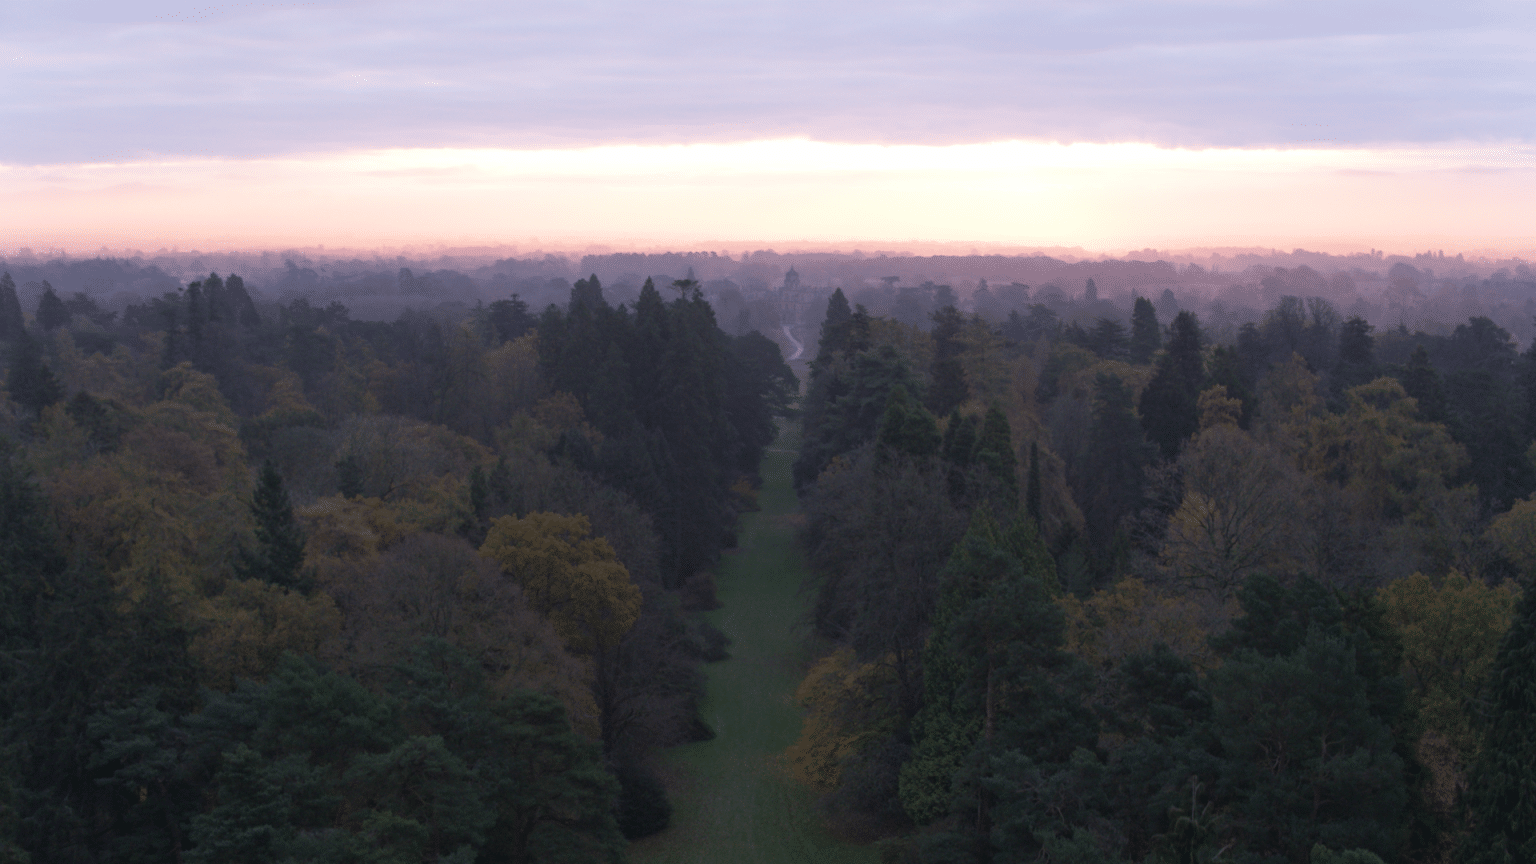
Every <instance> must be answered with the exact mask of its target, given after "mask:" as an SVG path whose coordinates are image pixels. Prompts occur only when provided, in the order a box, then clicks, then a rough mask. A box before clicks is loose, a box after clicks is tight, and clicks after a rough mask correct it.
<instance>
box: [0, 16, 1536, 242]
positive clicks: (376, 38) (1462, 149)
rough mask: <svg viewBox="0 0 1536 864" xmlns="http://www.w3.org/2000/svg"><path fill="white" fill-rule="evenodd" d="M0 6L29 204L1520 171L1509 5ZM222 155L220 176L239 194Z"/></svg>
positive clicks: (1526, 112)
mask: <svg viewBox="0 0 1536 864" xmlns="http://www.w3.org/2000/svg"><path fill="white" fill-rule="evenodd" d="M3 10H4V11H3V13H0V14H3V16H4V18H3V20H0V23H3V24H4V26H3V28H0V44H3V54H4V62H5V64H6V65H5V67H4V73H3V76H0V78H3V83H0V117H3V119H4V129H5V134H4V135H3V136H0V171H3V173H0V183H6V184H9V185H11V186H12V191H13V192H15V193H16V194H21V195H24V196H26V197H28V198H29V200H32V201H33V202H35V203H39V204H46V205H47V207H46V208H45V209H49V210H50V212H53V211H60V212H66V213H67V212H68V211H69V210H70V208H71V207H74V206H77V205H78V206H79V207H81V208H85V207H87V205H88V204H89V202H90V201H97V200H98V199H99V198H100V195H101V194H103V190H107V189H115V190H118V192H121V191H122V190H123V189H127V188H130V187H135V186H136V185H138V186H141V185H143V184H144V183H148V182H149V181H148V180H146V179H145V175H144V174H143V171H144V170H148V169H145V168H143V166H147V165H161V166H163V165H165V164H168V163H167V161H166V160H172V161H173V162H174V161H176V160H182V163H185V162H186V160H194V161H198V164H200V165H202V167H201V168H188V169H187V172H186V173H184V174H183V175H182V176H184V177H186V178H194V177H202V178H203V179H200V180H197V182H198V183H199V184H204V185H206V177H204V174H206V173H207V172H208V171H210V170H213V169H210V168H209V167H208V165H210V164H213V163H219V162H220V161H221V160H223V162H224V163H227V164H228V165H234V166H238V165H241V164H246V165H250V164H254V163H251V162H250V160H263V159H274V158H277V159H303V160H311V161H313V160H322V161H324V160H334V159H336V158H339V156H338V154H359V153H370V152H378V151H382V150H397V151H398V150H422V149H433V148H466V149H470V150H479V151H486V152H489V151H506V150H513V151H527V150H542V149H551V148H555V149H559V148H594V147H596V148H602V147H604V146H606V145H614V144H642V145H648V146H650V145H668V144H671V145H676V144H695V143H722V144H741V143H744V142H759V141H764V140H773V139H809V140H811V141H814V142H823V143H828V144H837V143H857V144H885V145H895V144H910V145H954V144H985V143H987V142H997V141H1009V140H1017V141H1026V142H1058V143H1063V144H1069V143H1073V142H1096V143H1133V144H1152V145H1158V146H1160V147H1165V148H1168V147H1172V148H1193V149H1197V150H1198V149H1201V148H1224V149H1231V148H1238V149H1262V150H1266V151H1273V150H1276V149H1279V150H1287V149H1291V150H1294V149H1308V150H1315V149H1323V150H1339V151H1351V152H1355V153H1364V152H1369V153H1396V152H1407V151H1413V152H1425V151H1437V152H1441V151H1443V152H1448V153H1450V154H1451V155H1449V156H1446V157H1445V158H1444V159H1443V160H1442V162H1441V163H1437V164H1436V165H1435V166H1432V167H1433V168H1434V170H1451V171H1463V172H1465V171H1476V170H1501V171H1510V172H1514V173H1513V174H1512V175H1511V178H1510V181H1509V182H1511V183H1515V184H1516V185H1519V184H1525V183H1529V182H1531V181H1530V178H1529V171H1528V170H1527V169H1529V168H1530V167H1531V166H1530V159H1529V156H1530V154H1531V152H1532V145H1533V144H1536V141H1533V137H1536V50H1533V46H1532V43H1533V37H1536V2H1531V0H1518V2H1513V0H1501V2H1472V3H1456V4H1453V3H1446V2H1436V3H1425V2H1401V0H1398V2H1347V0H1329V2H1311V0H1286V2H1222V0H1210V2H1164V0H1150V2H1084V0H1073V2H1019V0H1014V2H928V3H906V2H896V0H881V2H865V0H816V2H809V0H794V2H754V3H750V4H749V3H728V2H719V0H715V2H666V0H658V2H631V3H617V2H579V0H577V2H558V3H554V2H541V3H525V2H505V0H503V2H457V0H438V2H411V3H403V2H327V0H317V2H307V3H303V2H301V3H234V4H220V5H202V6H193V5H183V4H179V3H176V2H150V0H114V2H83V0H69V2H45V0H5V2H4V4H3ZM605 152H606V151H605ZM742 152H743V153H746V151H742ZM850 152H852V151H850ZM950 152H961V151H950ZM1469 154H1471V155H1469ZM594 158H595V157H594ZM741 158H742V159H751V158H754V157H752V156H751V155H750V153H747V154H746V155H743V156H741ZM1350 158H1353V157H1350ZM231 160H233V161H231ZM242 160H245V161H243V162H242ZM600 161H601V160H600ZM1111 161H1114V160H1111ZM1123 161H1124V160H1121V162H1123ZM1346 161H1348V160H1346ZM85 163H97V165H98V167H97V168H96V169H92V170H95V171H97V173H96V174H94V175H92V176H93V177H95V178H96V179H94V180H91V179H88V178H86V175H84V174H82V173H81V170H82V169H81V166H82V165H83V164H85ZM102 163H104V164H106V165H112V166H119V169H120V170H119V171H118V173H117V174H112V175H110V176H109V175H108V174H102V173H100V168H99V166H100V164H102ZM1117 164H1118V163H1117ZM41 166H52V167H51V168H50V170H48V171H42V170H41ZM134 166H140V167H139V168H135V167H134ZM264 170H269V169H256V168H251V169H250V170H249V172H248V173H249V176H250V178H252V179H251V180H250V181H249V182H253V183H254V182H259V177H260V176H263V175H262V171H264ZM1327 170H1330V171H1333V170H1344V169H1340V168H1339V167H1338V166H1332V167H1330V168H1328V169H1327ZM1349 170H1370V166H1358V165H1356V166H1354V167H1353V168H1350V169H1349ZM154 171H155V172H158V173H156V176H157V177H159V178H160V180H159V181H157V182H162V183H171V184H173V185H174V182H175V181H174V178H168V177H166V172H165V171H164V170H163V167H162V168H155V169H154ZM199 171H202V172H204V174H198V172H199ZM230 171H235V172H236V173H239V171H238V170H237V169H234V168H231V169H229V170H227V171H225V172H224V173H223V174H222V175H220V176H222V178H223V179H222V180H221V181H220V182H221V183H223V184H224V186H222V187H221V188H223V189H225V191H232V190H237V189H238V188H240V182H241V181H240V179H239V177H237V176H233V175H231V174H230ZM135 172H138V173H135ZM172 173H173V174H174V172H172ZM269 173H270V172H269ZM1105 176H1110V175H1105ZM187 182H192V181H191V180H188V181H187ZM50 183H53V184H55V185H54V186H51V187H50V186H49V184H50ZM93 183H94V184H95V185H94V186H93V185H91V184H93ZM1239 185H1240V184H1239ZM1522 188H1524V187H1522ZM50 189H53V190H54V191H53V192H52V193H50V192H49V190H50ZM91 190H95V191H94V192H91ZM87 193H90V194H87ZM50 195H51V196H52V197H50ZM91 195H96V196H97V197H96V198H92V197H91ZM70 196H75V197H73V198H71V197H70ZM82 196H83V197H82ZM119 197H120V196H119ZM140 206H142V205H140ZM514 227H515V230H519V231H525V230H526V228H525V227H524V226H522V225H521V224H519V225H518V226H509V227H508V228H507V230H513V228H514ZM1422 227H1423V232H1421V233H1434V232H1435V231H1437V230H1440V229H1439V228H1437V227H1436V226H1435V225H1433V224H1429V223H1426V224H1425V225H1424V226H1422ZM1530 227H1531V226H1529V225H1526V226H1519V225H1515V226H1510V231H1509V233H1511V234H1514V235H1518V234H1521V233H1522V232H1526V233H1529V229H1530ZM0 229H11V230H15V229H16V223H15V221H14V217H12V218H11V219H7V220H6V221H4V222H0ZM615 230H616V229H615ZM754 230H756V229H754ZM913 230H917V231H919V232H921V230H923V229H921V227H920V226H918V227H915V228H914V229H913ZM1256 230H1257V229H1256ZM1265 230H1267V229H1265ZM546 233H558V232H556V231H549V232H546ZM639 233H644V232H639ZM857 233H858V232H856V231H852V230H851V229H850V231H849V236H853V235H855V234H857ZM1367 233H1368V232H1367ZM1410 233H1412V232H1410ZM780 236H797V235H796V232H795V231H794V230H792V227H791V226H786V227H785V228H784V229H783V230H782V231H781V232H780ZM1020 239H1024V238H1020ZM4 245H6V244H4V243H3V242H0V246H4Z"/></svg>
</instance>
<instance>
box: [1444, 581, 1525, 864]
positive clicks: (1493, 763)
mask: <svg viewBox="0 0 1536 864" xmlns="http://www.w3.org/2000/svg"><path fill="white" fill-rule="evenodd" d="M1486 705H1487V709H1486V711H1487V713H1486V715H1485V722H1486V726H1485V731H1484V733H1483V742H1482V745H1483V746H1482V751H1481V753H1480V754H1479V755H1478V758H1477V761H1476V762H1475V763H1474V764H1473V766H1472V771H1471V776H1470V783H1469V784H1468V789H1469V790H1470V798H1471V803H1472V813H1473V817H1474V819H1475V826H1474V828H1473V830H1472V834H1471V836H1469V837H1468V838H1467V839H1466V841H1465V842H1464V843H1463V844H1462V848H1461V856H1460V857H1461V860H1462V861H1463V862H1465V864H1514V862H1517V861H1518V862H1527V861H1536V585H1532V584H1527V585H1526V587H1525V593H1524V595H1523V596H1522V597H1521V599H1520V606H1519V607H1518V609H1517V611H1516V613H1515V620H1514V622H1513V624H1512V625H1511V626H1510V628H1509V632H1508V633H1506V634H1505V635H1504V641H1503V642H1502V643H1501V644H1500V645H1499V654H1498V658H1497V659H1496V660H1495V661H1494V665H1493V671H1492V672H1491V673H1490V674H1489V676H1488V690H1487V702H1486Z"/></svg>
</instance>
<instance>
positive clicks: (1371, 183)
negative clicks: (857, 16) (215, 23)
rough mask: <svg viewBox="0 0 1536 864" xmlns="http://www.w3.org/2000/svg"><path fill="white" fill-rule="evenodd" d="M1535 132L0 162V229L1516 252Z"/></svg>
mask: <svg viewBox="0 0 1536 864" xmlns="http://www.w3.org/2000/svg"><path fill="white" fill-rule="evenodd" d="M1533 152H1536V148H1532V147H1531V146H1529V145H1523V144H1519V143H1512V144H1508V145H1505V146H1502V147H1489V146H1486V145H1470V144H1457V145H1453V146H1403V147H1396V148H1352V149H1342V148H1340V149H1320V148H1319V149H1306V148H1214V147H1208V148H1172V147H1159V146H1155V145H1151V144H1145V143H1122V144H1095V143H1076V144H1059V143H1048V142H1030V141H1000V142H988V143H975V144H960V145H941V146H935V145H916V144H904V145H894V146H893V145H873V144H847V143H829V142H817V141H811V140H807V139H803V138H798V139H777V140H760V141H745V142H739V143H727V144H715V143H706V144H688V145H634V144H623V145H608V146H593V147H581V148H559V149H555V148H549V149H538V150H533V149H506V148H501V149H493V148H462V147H459V148H378V149H369V150H355V151H350V152H333V153H316V154H308V155H293V156H282V157H268V158H249V159H233V158H188V157H175V158H163V159H144V160H135V161H125V162H110V161H101V162H90V163H77V164H54V165H37V166H16V165H9V166H0V182H3V183H4V185H5V187H6V188H7V190H8V198H9V199H10V200H11V201H12V202H13V206H10V207H7V208H6V210H5V213H4V215H0V233H3V236H4V237H6V238H7V241H8V242H6V243H5V244H4V245H3V246H0V251H5V248H6V247H9V249H11V250H14V249H17V248H21V247H35V248H51V249H60V250H65V251H70V252H89V251H92V250H96V249H99V248H101V247H102V246H106V247H109V248H119V247H137V248H157V247H180V248H225V249H235V248H244V249H252V248H265V247H273V246H314V245H320V244H323V245H329V246H348V247H353V248H367V247H377V246H399V245H413V244H417V245H419V244H432V243H490V244H501V243H527V242H528V240H529V238H541V239H542V240H544V241H546V242H547V243H548V244H551V245H556V246H558V245H560V244H566V245H580V244H590V243H601V242H619V243H623V242H648V243H661V244H679V245H688V244H690V243H694V244H697V243H704V242H715V241H731V242H738V243H750V242H763V243H766V242H773V241H781V242H782V241H790V242H793V241H805V242H845V241H846V242H850V243H853V242H864V243H877V244H878V243H884V244H886V245H888V246H899V245H900V244H902V243H904V242H925V241H930V242H965V241H971V242H979V243H998V244H1012V245H1019V246H1047V245H1059V244H1070V245H1078V246H1083V247H1085V248H1089V249H1115V248H1140V247H1143V246H1149V245H1150V246H1158V247H1170V246H1173V247H1193V246H1226V245H1253V244H1259V245H1274V246H1290V245H1306V246H1307V247H1308V248H1324V247H1331V248H1332V249H1334V250H1337V251H1363V250H1364V249H1366V248H1402V249H1404V250H1407V249H1422V248H1445V249H1452V248H1455V249H1462V248H1479V249H1491V250H1498V251H1504V252H1519V251H1522V250H1526V249H1529V248H1531V247H1532V246H1536V242H1533V241H1532V239H1531V238H1530V237H1529V235H1528V234H1526V235H1525V236H1522V233H1521V230H1520V229H1521V227H1522V226H1524V225H1526V224H1528V222H1527V217H1526V215H1525V214H1526V212H1527V208H1528V202H1529V201H1530V200H1531V198H1532V196H1533V193H1536V169H1533V167H1532V166H1533V165H1536V158H1533Z"/></svg>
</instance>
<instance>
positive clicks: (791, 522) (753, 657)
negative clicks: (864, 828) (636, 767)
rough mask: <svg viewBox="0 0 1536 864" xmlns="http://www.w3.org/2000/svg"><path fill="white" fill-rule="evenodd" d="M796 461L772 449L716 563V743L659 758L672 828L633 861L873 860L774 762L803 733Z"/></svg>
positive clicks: (635, 852)
mask: <svg viewBox="0 0 1536 864" xmlns="http://www.w3.org/2000/svg"><path fill="white" fill-rule="evenodd" d="M785 443H786V442H784V441H781V442H780V443H778V444H776V445H775V447H776V448H783V447H784V446H785ZM794 459H795V454H794V453H793V452H790V451H789V450H786V449H775V450H771V451H769V453H768V454H767V456H766V458H765V459H764V460H763V468H762V472H763V489H762V494H761V498H760V499H759V500H760V503H761V505H762V510H761V511H760V512H757V513H750V514H747V515H745V516H744V517H743V518H742V520H741V534H740V548H739V550H738V551H735V552H732V553H730V554H729V555H727V556H725V559H724V560H723V561H722V563H721V566H720V572H719V576H718V580H717V584H718V592H719V598H720V602H721V604H722V608H721V609H719V610H717V611H715V612H711V613H709V618H710V620H711V622H713V623H714V625H715V626H716V627H719V628H720V629H721V630H723V631H725V633H726V635H728V636H730V637H731V640H732V644H731V649H730V650H731V658H730V659H729V660H725V661H722V662H719V663H712V664H710V665H709V666H707V667H706V669H705V672H706V675H707V676H708V691H707V694H706V696H705V699H704V706H703V711H704V719H705V720H706V721H707V722H708V723H709V724H710V726H711V727H712V728H713V729H714V730H715V735H716V737H715V738H714V740H712V741H704V742H700V743H698V744H689V745H685V746H683V747H677V748H674V749H673V750H671V751H670V752H668V753H666V754H665V755H664V757H663V760H662V764H663V767H664V769H665V771H666V773H667V774H668V775H670V776H669V784H668V785H669V786H670V787H671V788H672V791H673V805H674V808H675V809H674V812H673V816H672V827H671V828H669V829H668V830H667V831H665V832H663V833H661V834H659V835H656V836H654V837H648V838H646V839H644V840H641V841H639V842H637V843H634V844H632V845H631V846H630V860H631V861H633V862H636V864H694V862H700V864H703V862H711V864H715V862H742V864H754V862H762V864H790V862H794V864H800V862H807V864H810V862H814V864H872V862H875V861H878V860H879V855H878V854H877V853H876V852H875V850H874V849H872V848H870V847H867V846H857V845H854V844H851V843H844V842H841V841H839V840H838V839H837V838H835V837H833V836H831V835H830V834H828V833H827V831H826V828H825V827H824V826H823V825H822V823H821V820H820V818H819V817H818V816H817V814H816V812H815V808H814V806H813V805H814V796H813V795H812V793H811V792H810V790H808V789H806V788H805V787H803V786H801V785H800V784H798V783H796V782H794V781H793V780H791V779H789V778H788V777H787V776H786V775H785V773H784V771H783V770H782V768H781V767H780V765H779V760H778V757H779V754H780V753H782V752H783V751H784V748H786V747H788V746H789V745H790V744H792V743H794V741H795V739H796V738H797V737H798V736H799V734H800V720H801V715H800V710H799V709H798V708H797V707H796V705H795V702H794V693H795V687H796V686H797V685H798V684H799V683H800V678H801V675H802V674H803V672H804V669H805V664H806V662H807V661H808V660H809V659H810V658H809V656H808V654H807V649H806V645H805V639H804V637H803V632H802V628H801V627H800V626H799V625H800V622H801V621H802V620H803V617H804V612H805V610H806V603H807V602H808V601H807V598H805V597H803V596H801V595H800V593H799V588H800V584H801V582H802V580H803V579H804V577H805V565H804V562H803V561H802V560H801V556H800V550H799V548H798V547H797V546H796V545H795V521H796V518H797V514H798V507H799V505H798V502H797V501H796V499H795V493H794V485H793V483H792V482H791V479H790V465H791V464H792V463H793V462H794Z"/></svg>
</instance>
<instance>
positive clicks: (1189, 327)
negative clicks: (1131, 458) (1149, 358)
mask: <svg viewBox="0 0 1536 864" xmlns="http://www.w3.org/2000/svg"><path fill="white" fill-rule="evenodd" d="M1202 341H1203V340H1202V336H1201V333H1200V320H1199V319H1198V318H1196V317H1195V314H1194V313H1193V312H1180V313H1179V314H1178V315H1177V316H1175V317H1174V319H1173V325H1172V326H1171V327H1169V339H1168V350H1167V351H1166V352H1165V353H1164V354H1163V356H1162V358H1161V359H1159V360H1158V363H1157V371H1156V372H1155V373H1154V374H1153V375H1152V380H1151V381H1150V382H1148V383H1147V388H1146V389H1145V390H1143V391H1142V393H1141V404H1140V405H1139V406H1138V407H1139V408H1140V409H1141V425H1142V428H1144V429H1146V430H1147V437H1148V438H1151V439H1152V440H1153V441H1155V442H1157V445H1158V447H1160V448H1161V449H1162V452H1163V458H1165V459H1172V458H1174V457H1175V456H1177V455H1179V448H1180V447H1181V446H1183V444H1184V442H1185V440H1187V439H1188V438H1189V436H1191V435H1193V434H1195V432H1196V431H1198V430H1199V428H1200V409H1199V398H1200V389H1201V385H1202V384H1204V382H1205V362H1204V359H1203V358H1202V356H1201V348H1202Z"/></svg>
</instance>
